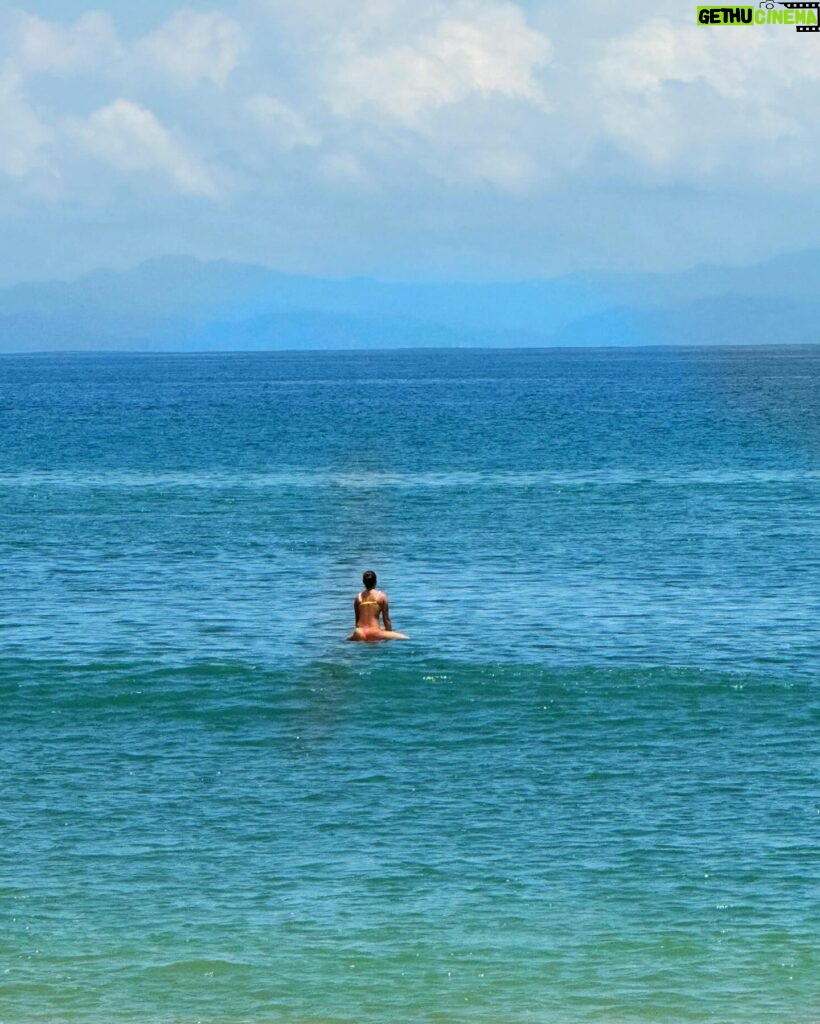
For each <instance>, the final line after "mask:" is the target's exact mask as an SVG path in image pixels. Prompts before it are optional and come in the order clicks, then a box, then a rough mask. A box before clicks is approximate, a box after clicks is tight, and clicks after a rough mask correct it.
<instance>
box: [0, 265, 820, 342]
mask: <svg viewBox="0 0 820 1024" xmlns="http://www.w3.org/2000/svg"><path fill="white" fill-rule="evenodd" d="M818 276H820V251H811V252H807V253H799V254H794V255H788V256H782V257H778V258H777V259H773V260H770V261H768V262H766V263H761V264H757V265H755V266H751V267H739V268H731V267H709V266H701V267H695V268H693V269H691V270H687V271H684V272H681V273H673V274H575V275H571V276H568V277H561V278H554V279H551V280H544V281H524V282H518V283H495V284H391V283H386V282H381V281H374V280H370V279H365V278H350V279H347V280H325V279H320V278H312V277H298V276H293V275H288V274H280V273H277V272H275V271H271V270H267V269H264V268H262V267H257V266H249V265H244V264H239V263H229V262H224V261H215V262H201V261H199V260H195V259H192V258H188V257H167V258H163V259H158V260H151V261H150V262H148V263H143V264H141V265H140V266H138V267H136V268H134V269H133V270H128V271H123V272H115V271H97V272H95V273H93V274H89V275H88V276H86V277H83V278H81V279H80V280H78V281H74V282H70V283H66V282H41V283H34V284H24V285H17V286H16V287H13V288H7V289H5V290H0V352H39V351H55V350H87V351H91V350H115V351H166V352H167V351H219V350H230V349H241V350H245V351H254V350H267V349H342V348H364V349H375V348H403V347H430V346H436V347H440V346H451V347H452V346H457V347H467V346H484V347H489V346H492V347H498V348H509V347H522V346H523V347H532V346H551V345H559V346H561V345H567V346H610V345H617V346H624V345H761V344H771V345H776V344H812V343H817V342H820V315H818V314H820V300H819V299H818V298H817V297H815V295H814V288H813V285H814V282H815V281H817V280H818Z"/></svg>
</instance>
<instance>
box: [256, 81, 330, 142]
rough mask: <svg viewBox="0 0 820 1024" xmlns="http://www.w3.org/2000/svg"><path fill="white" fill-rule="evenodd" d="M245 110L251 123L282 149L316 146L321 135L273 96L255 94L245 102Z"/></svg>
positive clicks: (299, 115) (294, 111) (320, 139)
mask: <svg viewBox="0 0 820 1024" xmlns="http://www.w3.org/2000/svg"><path fill="white" fill-rule="evenodd" d="M245 110H246V111H247V113H248V114H249V116H250V117H251V118H252V120H253V122H254V123H255V124H256V125H257V127H258V128H260V129H261V131H262V132H263V133H264V136H265V138H267V139H270V140H271V141H272V142H274V143H275V145H277V146H279V147H280V148H282V149H296V148H297V147H298V146H318V145H319V144H320V142H321V141H322V137H321V135H320V134H319V133H318V132H317V131H315V130H314V129H313V128H311V126H310V125H309V124H308V123H307V121H306V120H305V119H304V118H303V117H302V116H301V114H299V113H298V112H297V111H296V110H294V109H293V107H291V106H289V105H288V104H287V103H285V102H283V101H282V100H280V99H277V98H276V97H274V96H268V95H266V94H265V93H257V94H256V95H255V96H252V97H251V98H250V99H249V100H247V102H246V104H245Z"/></svg>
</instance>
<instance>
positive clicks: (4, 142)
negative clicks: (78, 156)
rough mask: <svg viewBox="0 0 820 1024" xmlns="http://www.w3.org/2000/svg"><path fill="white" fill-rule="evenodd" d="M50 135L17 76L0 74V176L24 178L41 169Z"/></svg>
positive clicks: (0, 72)
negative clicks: (0, 174) (0, 173)
mask: <svg viewBox="0 0 820 1024" xmlns="http://www.w3.org/2000/svg"><path fill="white" fill-rule="evenodd" d="M51 139H52V132H51V130H50V129H49V128H48V126H47V125H46V124H44V123H43V121H42V120H41V118H40V117H39V116H38V115H37V113H36V112H35V111H34V109H33V108H32V107H31V105H30V103H29V102H28V100H27V99H26V97H25V95H24V93H23V90H22V84H21V80H20V77H19V75H17V74H16V73H14V72H12V71H8V70H6V71H0V172H2V173H3V174H6V175H8V177H10V178H26V177H28V176H29V175H31V174H33V173H34V172H35V171H37V170H40V169H41V168H42V167H43V150H44V147H45V146H46V145H47V144H48V143H49V142H50V141H51Z"/></svg>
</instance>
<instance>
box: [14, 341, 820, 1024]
mask: <svg viewBox="0 0 820 1024" xmlns="http://www.w3.org/2000/svg"><path fill="white" fill-rule="evenodd" d="M818 371H820V352H819V351H814V350H802V351H796V350H793V351H788V352H688V353H687V352H678V353H661V352H643V353H615V352H610V353H606V352H597V353H596V352H584V353H557V352H552V353H550V352H546V353H470V352H462V353H430V352H427V353H398V354H379V355H377V356H367V357H365V356H358V355H353V354H350V355H344V354H334V355H329V354H328V355H323V354H317V353H313V354H305V355H298V356H297V355H279V356H277V355H270V356H264V357H259V356H257V357H242V356H234V357H227V356H226V357H180V358H162V357H156V358H144V359H130V358H115V357H101V358H80V357H71V358H63V359H60V358H54V359H37V358H19V359H4V360H2V361H0V380H1V381H2V386H1V387H0V427H2V430H3V438H4V444H3V449H2V456H1V461H0V525H2V533H1V534H0V537H2V540H0V544H2V558H3V568H4V574H3V577H2V580H0V602H2V604H1V605H0V610H2V619H1V620H0V644H2V661H0V700H1V701H2V709H3V712H2V717H0V772H2V783H3V800H2V801H1V802H0V829H2V845H1V846H0V972H2V973H0V1021H2V1022H4V1024H29V1022H35V1021H38V1022H49V1024H51V1022H55V1024H57V1022H68V1021H73V1022H83V1024H103V1022H106V1024H107V1022H119V1021H123V1022H135V1024H136V1022H139V1024H159V1022H183V1021H185V1022H187V1021H203V1022H208V1024H211V1022H213V1024H217V1022H220V1024H221V1022H226V1024H228V1022H241V1024H245V1022H248V1024H251V1022H283V1024H291V1022H294V1024H295V1022H310V1024H319V1022H322V1024H331V1022H348V1021H349V1022H359V1021H363V1022H370V1021H372V1022H377V1021H378V1022H381V1021H402V1022H404V1021H424V1022H427V1021H430V1022H442V1024H451V1022H471V1021H493V1022H498V1021H509V1022H517V1021H537V1022H544V1024H563V1022H570V1024H572V1022H582V1021H583V1022H592V1021H595V1022H598V1021H608V1022H609V1021H611V1022H616V1024H618V1022H624V1024H626V1022H636V1021H647V1022H653V1024H654V1022H678V1021H680V1022H688V1021H693V1022H706V1021H710V1022H721V1021H725V1022H741V1021H742V1022H752V1024H756V1022H764V1021H765V1022H771V1021H774V1022H784V1024H785V1022H789V1024H795V1022H797V1024H810V1022H816V1021H818V1020H820V925H818V922H819V921H820V865H819V864H818V859H820V855H818V840H820V800H819V799H818V786H817V782H818V766H819V765H820V759H818V754H819V753H820V741H818V729H819V727H820V698H819V697H818V683H817V679H818V668H819V667H820V657H818V644H817V613H818V598H817V594H818V583H820V567H819V566H818V556H817V550H818V547H817V542H818V535H819V534H820V504H819V503H818V498H820V458H818V453H819V452H820V449H819V448H818V444H817V442H818V440H819V439H820V417H819V416H818V409H820V403H818V401H817V399H818V397H819V396H820V372H818ZM363 396H364V397H363ZM367 396H371V397H370V398H368V397H367ZM368 402H369V403H370V406H373V407H375V412H374V409H373V408H370V407H369V406H368ZM374 415H375V416H376V419H377V427H373V426H372V417H373V416H374ZM362 438H364V441H363V440H362ZM370 566H373V567H374V568H376V569H377V570H378V571H379V572H380V574H381V575H382V579H383V582H384V585H385V587H386V588H387V589H388V591H389V592H390V594H391V598H392V601H393V605H394V621H395V624H396V626H397V627H398V628H406V629H407V630H408V631H409V632H411V633H412V635H413V639H412V640H411V641H409V642H408V643H406V644H398V643H396V644H392V645H384V646H379V647H376V648H370V647H367V648H363V647H361V646H358V645H355V646H354V645H346V644H344V643H343V642H342V640H341V638H342V637H343V636H344V635H345V632H346V631H347V630H348V629H349V626H350V619H351V612H350V599H351V597H352V593H353V592H354V590H355V589H356V586H357V583H358V576H359V574H360V572H361V570H362V569H363V568H366V567H370Z"/></svg>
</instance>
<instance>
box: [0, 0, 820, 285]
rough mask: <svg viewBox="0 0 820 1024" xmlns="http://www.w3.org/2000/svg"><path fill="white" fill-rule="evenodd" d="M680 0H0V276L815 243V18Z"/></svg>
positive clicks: (635, 262)
mask: <svg viewBox="0 0 820 1024" xmlns="http://www.w3.org/2000/svg"><path fill="white" fill-rule="evenodd" d="M696 6H697V4H696V3H695V2H690V0H675V2H672V0H656V2H647V0H630V2H629V3H614V2H610V0H585V2H582V3H576V4H572V5H568V4H565V3H555V2H552V0H521V2H518V3H514V2H499V0H414V2H410V0H358V2H356V3H355V4H354V3H351V2H350V0H310V2H309V3H304V4H297V3H295V2H293V0H288V2H285V0H225V2H222V3H219V4H215V3H205V2H189V3H185V4H182V5H179V6H176V5H175V4H174V3H173V2H169V0H162V2H160V0H140V2H139V3H132V4H123V3H122V2H117V3H107V2H106V3H97V4H96V5H93V4H91V5H90V4H88V3H86V2H82V0H36V2H35V0H30V2H28V3H26V2H25V0H23V2H22V3H21V4H20V5H19V6H16V5H14V4H11V5H8V4H5V5H3V6H0V285H4V286H5V285H9V284H13V283H15V282H18V281H22V280H41V279H47V278H67V279H71V278H75V277H77V276H80V275H82V274H84V273H86V272H88V271H90V270H92V269H95V268H99V267H114V268H125V267H129V266H133V265H135V264H137V263H139V262H141V261H142V260H145V259H149V258H152V257H156V256H162V255H166V254H185V255H192V256H196V257H198V258H201V259H229V260H238V261H243V262H249V263H258V264H262V265H264V266H268V267H272V268H275V269H279V270H283V271H287V272H292V273H303V274H311V275H321V276H332V277H349V276H373V277H377V278H381V279H387V280H435V281H439V280H441V281H446V280H454V279H458V280H490V279H493V280H510V279H528V278H542V277H548V276H553V275H557V274H566V273H573V272H579V271H586V270H592V269H594V270H613V271H632V270H640V271H646V270H659V271H664V270H677V269H682V268H685V267H688V266H691V265H695V264H701V263H717V264H727V263H728V264H736V265H738V264H739V265H742V264H747V263H753V262H757V261H760V260H764V259H766V258H768V257H771V256H774V255H777V254H779V253H783V252H792V251H796V250H801V249H808V248H812V247H816V246H818V245H820V216H818V214H820V193H819V192H818V189H817V181H818V173H817V172H818V164H820V105H818V104H817V102H816V100H817V98H818V86H819V85H820V34H819V35H814V34H809V33H806V34H799V33H797V32H795V30H794V28H791V27H786V26H753V27H749V28H747V27H743V28H729V27H703V26H698V25H697V23H696V14H695V12H696Z"/></svg>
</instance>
